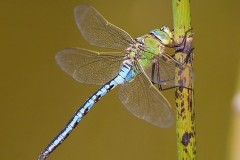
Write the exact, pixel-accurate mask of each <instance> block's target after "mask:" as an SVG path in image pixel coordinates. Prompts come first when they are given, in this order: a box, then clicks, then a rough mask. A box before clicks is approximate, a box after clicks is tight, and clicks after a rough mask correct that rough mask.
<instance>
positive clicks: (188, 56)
mask: <svg viewBox="0 0 240 160" xmlns="http://www.w3.org/2000/svg"><path fill="white" fill-rule="evenodd" d="M193 50H194V48H191V49H190V50H185V51H184V52H185V53H186V54H187V56H186V58H185V60H184V62H182V63H181V62H179V61H178V60H176V59H175V58H174V57H175V54H177V52H175V53H174V54H173V55H171V57H172V60H174V62H176V63H177V64H178V65H180V66H183V65H184V64H186V63H188V62H190V61H192V59H193V57H192V56H193V54H192V53H193Z"/></svg>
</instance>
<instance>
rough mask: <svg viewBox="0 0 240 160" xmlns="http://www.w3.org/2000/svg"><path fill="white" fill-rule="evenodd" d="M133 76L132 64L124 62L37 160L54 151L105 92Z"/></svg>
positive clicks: (41, 159) (127, 61) (128, 61)
mask: <svg viewBox="0 0 240 160" xmlns="http://www.w3.org/2000/svg"><path fill="white" fill-rule="evenodd" d="M134 76H135V72H134V71H133V70H132V63H131V61H130V60H126V61H124V63H123V65H122V66H121V68H120V70H119V73H118V75H117V76H116V77H115V78H113V79H112V80H110V81H109V82H107V83H106V84H105V85H103V86H102V87H101V88H99V89H98V91H96V92H95V93H94V94H93V95H92V96H91V97H89V98H88V99H87V101H86V102H85V103H84V104H83V105H82V107H80V108H79V109H78V110H77V111H76V113H75V114H74V115H73V117H72V119H71V120H70V121H69V122H68V123H67V125H66V126H65V127H64V129H63V130H62V131H61V132H60V133H59V134H58V135H57V136H56V137H55V138H54V139H53V140H52V141H51V142H50V144H49V145H48V146H47V147H46V148H45V150H44V151H43V152H42V153H41V155H40V156H39V160H44V159H45V158H46V157H48V155H49V154H50V153H51V152H52V151H54V150H55V149H56V148H57V147H58V146H59V145H60V144H61V143H62V142H63V141H64V140H65V139H66V138H67V137H68V135H69V134H70V133H71V132H72V130H73V129H74V128H75V127H76V126H77V124H78V123H79V122H80V121H81V119H82V118H83V117H84V116H85V115H86V114H87V113H88V111H89V110H90V109H91V108H92V107H93V105H94V104H95V103H97V102H98V101H99V99H100V98H101V97H103V96H104V95H105V94H106V93H107V92H109V91H111V90H112V89H113V88H115V87H116V86H117V85H119V84H122V83H124V82H126V81H130V80H131V79H132V78H133V77H134Z"/></svg>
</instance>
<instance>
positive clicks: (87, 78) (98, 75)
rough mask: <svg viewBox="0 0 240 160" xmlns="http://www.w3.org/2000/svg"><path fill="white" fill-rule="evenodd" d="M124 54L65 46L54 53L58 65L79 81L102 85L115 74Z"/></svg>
mask: <svg viewBox="0 0 240 160" xmlns="http://www.w3.org/2000/svg"><path fill="white" fill-rule="evenodd" d="M123 58H124V55H123V54H121V53H119V52H114V53H99V52H95V51H90V50H86V49H81V48H66V49H64V50H62V51H60V52H59V53H58V54H57V55H56V61H57V63H58V65H59V66H60V67H61V68H62V70H64V71H65V72H66V73H68V74H69V75H70V76H72V77H73V78H74V79H75V80H77V81H79V82H80V83H87V84H99V85H102V84H104V83H106V82H107V81H109V80H110V79H112V78H113V77H114V76H116V74H117V72H118V71H119V67H120V65H121V63H122V61H123Z"/></svg>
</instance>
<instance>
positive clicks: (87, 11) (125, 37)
mask: <svg viewBox="0 0 240 160" xmlns="http://www.w3.org/2000/svg"><path fill="white" fill-rule="evenodd" d="M74 15H75V20H76V23H77V26H78V28H79V30H80V31H81V33H82V35H83V37H84V38H85V39H86V40H87V41H88V42H89V43H90V44H92V45H96V46H99V47H105V48H112V49H117V50H124V49H126V48H127V47H128V46H129V44H131V43H133V40H132V38H131V36H130V35H129V34H128V33H127V32H125V31H124V30H122V29H120V28H118V27H116V26H115V25H113V24H111V23H109V22H108V21H107V20H106V19H105V18H104V17H103V16H102V15H101V14H100V13H99V12H98V11H97V10H95V9H94V8H93V7H91V6H88V5H79V6H77V7H76V8H75V9H74Z"/></svg>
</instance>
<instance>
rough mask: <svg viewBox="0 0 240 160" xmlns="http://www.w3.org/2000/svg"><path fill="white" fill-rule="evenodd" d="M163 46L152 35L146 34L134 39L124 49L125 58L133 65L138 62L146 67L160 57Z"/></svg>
mask: <svg viewBox="0 0 240 160" xmlns="http://www.w3.org/2000/svg"><path fill="white" fill-rule="evenodd" d="M164 50H165V46H164V45H163V44H162V43H161V42H160V41H159V40H158V39H156V37H154V36H153V35H152V34H146V35H143V36H141V37H138V38H136V39H135V41H134V43H133V44H131V45H130V46H129V47H128V48H127V49H126V57H127V59H130V60H131V61H132V62H133V64H134V63H136V62H138V63H140V64H141V66H142V67H147V66H148V65H150V64H151V63H152V62H153V61H154V60H156V59H158V58H159V57H161V56H162V53H163V52H164Z"/></svg>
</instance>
